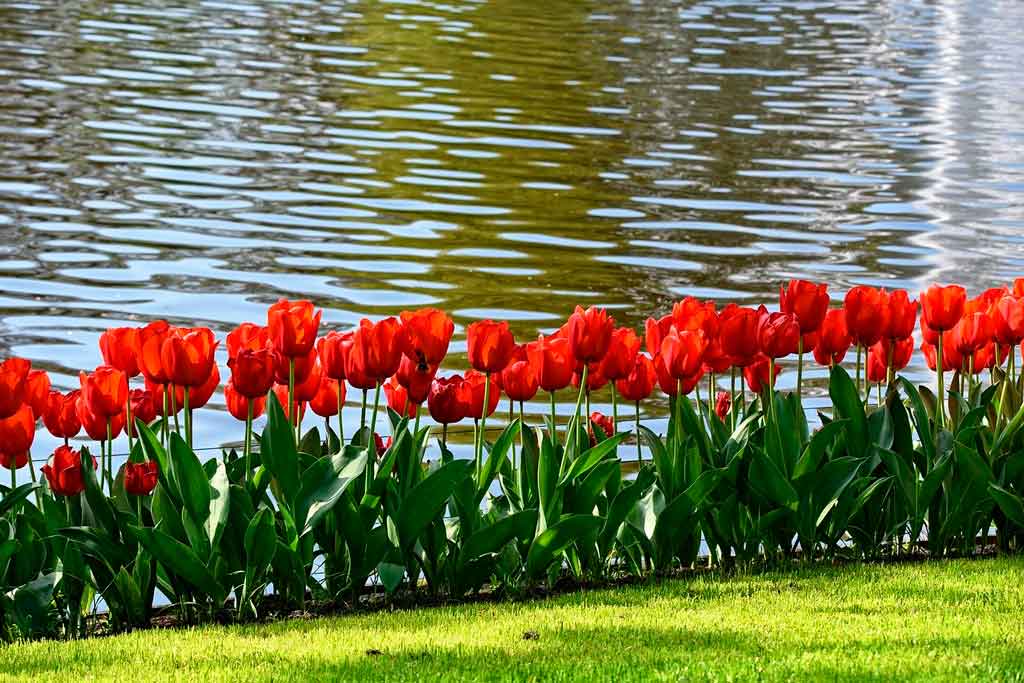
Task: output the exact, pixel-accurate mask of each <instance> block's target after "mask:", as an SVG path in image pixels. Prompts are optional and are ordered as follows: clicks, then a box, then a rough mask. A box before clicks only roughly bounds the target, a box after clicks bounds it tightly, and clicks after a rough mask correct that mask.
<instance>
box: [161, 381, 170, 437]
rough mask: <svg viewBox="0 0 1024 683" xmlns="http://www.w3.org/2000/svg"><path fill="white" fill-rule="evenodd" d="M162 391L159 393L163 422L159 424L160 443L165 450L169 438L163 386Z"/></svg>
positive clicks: (165, 390) (165, 391) (164, 387)
mask: <svg viewBox="0 0 1024 683" xmlns="http://www.w3.org/2000/svg"><path fill="white" fill-rule="evenodd" d="M162 386H163V391H162V392H161V394H160V396H161V399H160V402H161V403H162V404H163V418H164V420H163V422H161V423H160V443H161V444H163V447H164V448H167V439H168V438H169V434H168V429H167V385H166V384H164V385H162Z"/></svg>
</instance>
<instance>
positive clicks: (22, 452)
mask: <svg viewBox="0 0 1024 683" xmlns="http://www.w3.org/2000/svg"><path fill="white" fill-rule="evenodd" d="M35 436H36V418H35V416H34V415H33V414H32V408H31V407H30V406H29V405H28V404H27V403H23V404H22V405H21V407H20V408H18V410H17V412H15V413H14V414H13V415H8V416H7V417H4V418H0V455H2V456H4V461H5V462H4V463H2V464H3V465H4V466H5V467H7V468H8V469H10V468H11V466H12V465H14V469H17V468H19V467H23V466H24V465H25V464H26V463H27V462H28V450H29V448H31V446H32V441H33V440H34V439H35Z"/></svg>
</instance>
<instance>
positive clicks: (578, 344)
mask: <svg viewBox="0 0 1024 683" xmlns="http://www.w3.org/2000/svg"><path fill="white" fill-rule="evenodd" d="M614 329H615V320H614V319H613V318H612V317H611V316H609V315H608V312H607V311H606V310H604V309H603V308H595V307H593V306H591V307H590V308H588V309H586V310H583V308H582V307H581V306H577V307H576V310H575V311H574V312H573V314H572V315H571V316H569V322H568V323H567V324H566V338H567V339H568V340H569V353H571V354H572V356H573V358H575V359H576V360H577V361H578V362H580V363H596V362H597V361H600V360H601V359H603V358H604V355H605V354H606V353H607V352H608V346H609V345H610V344H611V341H612V331H613V330H614Z"/></svg>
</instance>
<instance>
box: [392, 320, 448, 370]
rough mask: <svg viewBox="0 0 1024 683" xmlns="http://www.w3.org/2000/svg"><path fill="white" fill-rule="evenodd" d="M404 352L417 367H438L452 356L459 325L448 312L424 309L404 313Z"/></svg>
mask: <svg viewBox="0 0 1024 683" xmlns="http://www.w3.org/2000/svg"><path fill="white" fill-rule="evenodd" d="M400 318H401V320H402V350H403V352H404V353H405V355H406V357H407V358H409V360H411V361H415V362H416V363H417V364H420V365H426V366H435V367H436V366H437V365H438V364H440V362H441V361H443V360H444V357H445V356H446V355H447V354H448V344H449V342H451V339H452V334H453V333H454V332H455V323H454V322H452V319H451V318H449V317H448V315H447V314H446V313H445V312H444V311H439V310H437V309H436V308H423V309H420V310H418V311H411V312H410V311H402V313H401V315H400Z"/></svg>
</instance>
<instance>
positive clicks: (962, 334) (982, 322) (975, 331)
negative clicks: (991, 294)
mask: <svg viewBox="0 0 1024 683" xmlns="http://www.w3.org/2000/svg"><path fill="white" fill-rule="evenodd" d="M994 332H995V329H994V326H993V325H992V319H991V318H989V316H988V314H987V313H981V312H976V313H969V314H967V315H965V316H964V317H962V318H961V319H960V321H959V322H958V323H957V324H956V325H955V326H954V327H953V329H952V330H951V335H950V341H951V342H952V344H953V347H954V348H955V349H956V352H957V353H958V354H959V355H960V356H961V357H963V358H965V359H966V358H967V357H968V356H971V355H973V354H974V352H975V351H977V350H978V349H980V348H981V347H983V346H985V344H987V343H989V342H990V341H992V339H993V336H994ZM968 371H970V368H968Z"/></svg>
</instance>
